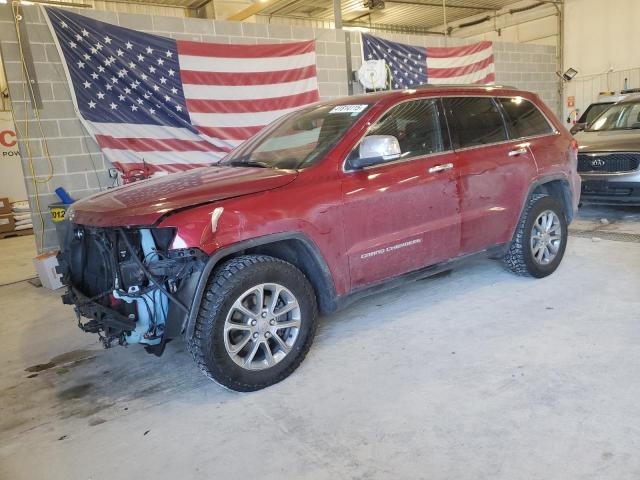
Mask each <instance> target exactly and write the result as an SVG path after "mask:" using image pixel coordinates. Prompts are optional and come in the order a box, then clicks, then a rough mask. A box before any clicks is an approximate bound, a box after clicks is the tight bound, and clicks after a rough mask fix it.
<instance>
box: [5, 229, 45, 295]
mask: <svg viewBox="0 0 640 480" xmlns="http://www.w3.org/2000/svg"><path fill="white" fill-rule="evenodd" d="M35 255H36V240H35V237H34V236H33V235H25V236H23V237H11V238H5V239H2V240H0V286H2V285H6V284H8V283H14V282H19V281H22V280H26V279H29V278H33V277H35V276H36V269H35V267H34V266H33V257H34V256H35Z"/></svg>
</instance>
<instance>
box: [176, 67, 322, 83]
mask: <svg viewBox="0 0 640 480" xmlns="http://www.w3.org/2000/svg"><path fill="white" fill-rule="evenodd" d="M315 76H316V66H315V65H309V66H308V67H303V68H292V69H291V70H281V71H278V72H196V71H193V70H182V71H181V72H180V78H181V79H182V83H183V84H189V85H225V86H230V87H237V86H252V85H273V84H276V83H288V82H295V81H296V80H305V79H307V78H314V77H315Z"/></svg>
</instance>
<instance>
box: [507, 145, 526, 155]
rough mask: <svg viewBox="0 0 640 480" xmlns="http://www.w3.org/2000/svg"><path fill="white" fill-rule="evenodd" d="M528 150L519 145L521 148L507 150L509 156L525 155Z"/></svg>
mask: <svg viewBox="0 0 640 480" xmlns="http://www.w3.org/2000/svg"><path fill="white" fill-rule="evenodd" d="M527 152H528V150H527V149H526V147H521V148H516V149H515V150H511V151H510V152H509V156H510V157H517V156H520V155H525V154H526V153H527Z"/></svg>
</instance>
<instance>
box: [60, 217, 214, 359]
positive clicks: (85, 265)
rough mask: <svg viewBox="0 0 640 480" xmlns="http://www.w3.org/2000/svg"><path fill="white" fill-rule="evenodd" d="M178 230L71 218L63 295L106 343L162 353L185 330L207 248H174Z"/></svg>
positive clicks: (63, 258)
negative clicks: (95, 223) (92, 224)
mask: <svg viewBox="0 0 640 480" xmlns="http://www.w3.org/2000/svg"><path fill="white" fill-rule="evenodd" d="M174 235H175V231H174V230H173V229H171V228H91V227H82V226H77V225H76V226H70V228H69V231H68V232H67V235H66V241H65V245H64V248H63V250H62V252H61V253H60V255H59V263H60V270H61V272H60V273H62V275H63V280H64V283H65V284H66V285H67V292H66V293H65V295H64V296H63V301H64V302H65V303H66V304H70V305H75V312H76V315H77V317H78V326H79V327H80V328H81V329H82V330H84V331H85V332H90V333H97V334H98V335H99V336H100V340H101V341H102V344H103V345H104V346H105V348H108V347H110V346H112V345H114V344H119V345H130V344H142V345H144V346H145V347H146V349H147V351H149V352H150V353H155V354H157V355H160V354H161V353H162V352H163V350H164V345H165V343H166V341H167V340H168V339H170V338H172V337H175V336H178V335H179V334H180V332H181V331H182V329H183V327H184V324H185V321H186V318H187V316H188V313H189V308H190V299H191V298H192V293H193V289H194V288H195V285H196V283H197V281H198V279H199V277H200V274H201V272H202V269H203V266H204V263H205V258H206V256H205V255H204V254H203V253H202V252H200V251H199V250H197V249H178V250H173V249H170V246H171V243H172V241H173V237H174Z"/></svg>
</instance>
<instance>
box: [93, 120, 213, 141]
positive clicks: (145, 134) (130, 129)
mask: <svg viewBox="0 0 640 480" xmlns="http://www.w3.org/2000/svg"><path fill="white" fill-rule="evenodd" d="M87 123H88V124H89V125H91V126H92V127H93V129H94V131H95V133H96V134H98V135H109V136H111V137H115V138H131V137H134V138H152V139H156V140H167V139H172V138H174V139H176V140H193V141H198V140H201V138H200V137H199V136H198V134H197V133H194V132H192V131H191V130H188V129H186V128H176V127H163V126H162V125H147V124H137V123H98V122H87Z"/></svg>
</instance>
